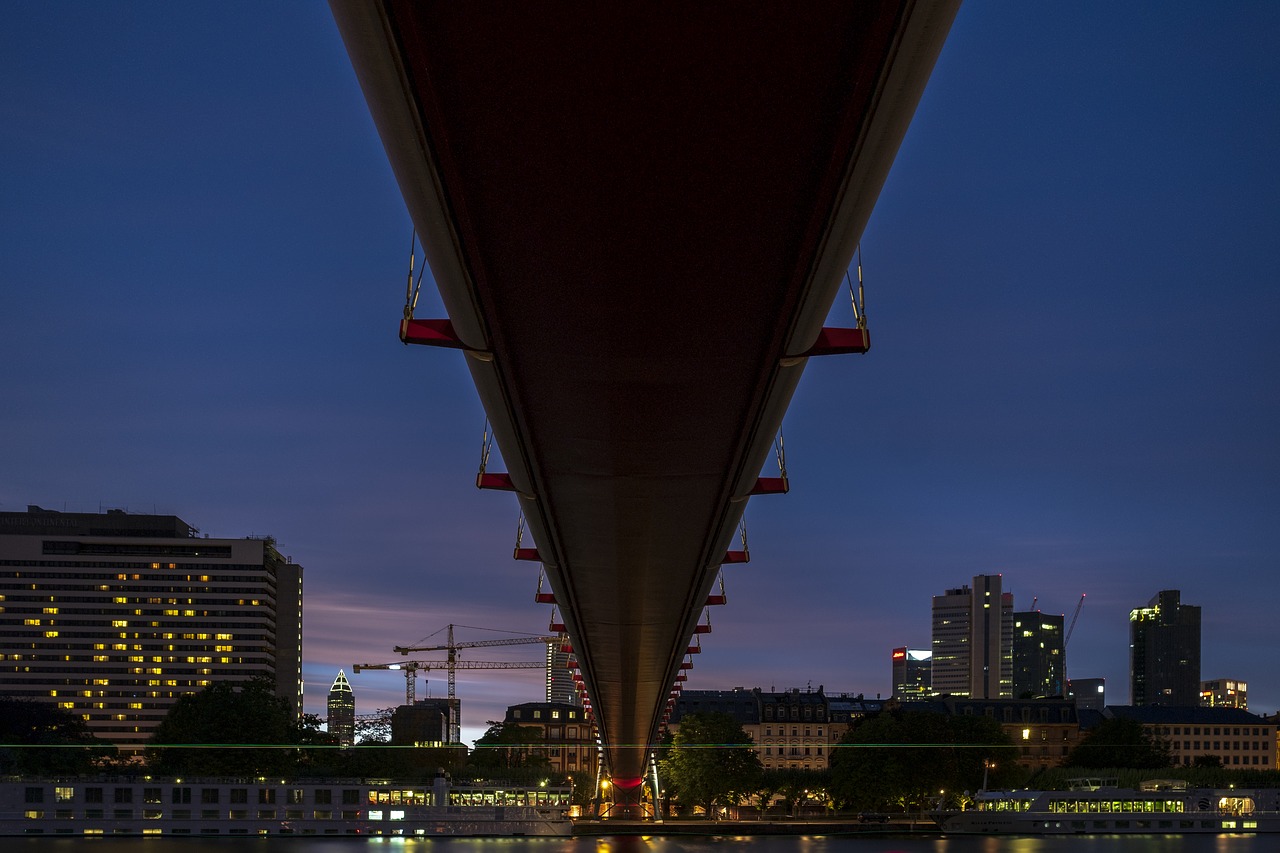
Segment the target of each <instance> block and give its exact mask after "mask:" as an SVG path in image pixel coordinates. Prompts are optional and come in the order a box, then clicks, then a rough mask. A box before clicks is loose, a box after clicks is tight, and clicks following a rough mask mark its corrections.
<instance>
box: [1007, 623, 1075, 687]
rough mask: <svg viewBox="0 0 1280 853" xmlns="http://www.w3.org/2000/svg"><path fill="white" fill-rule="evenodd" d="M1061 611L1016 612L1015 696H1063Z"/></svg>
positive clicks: (1014, 625)
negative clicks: (1059, 612) (1055, 613)
mask: <svg viewBox="0 0 1280 853" xmlns="http://www.w3.org/2000/svg"><path fill="white" fill-rule="evenodd" d="M1064 662H1065V656H1064V655H1063V651H1062V614H1057V615H1053V614H1050V613H1041V612H1040V611H1039V610H1031V611H1026V612H1022V613H1014V614H1013V698H1015V699H1049V698H1054V697H1060V696H1063V695H1064V694H1063V686H1064V685H1063V680H1062V679H1063V671H1064V669H1065V663H1064Z"/></svg>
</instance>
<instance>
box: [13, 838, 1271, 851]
mask: <svg viewBox="0 0 1280 853" xmlns="http://www.w3.org/2000/svg"><path fill="white" fill-rule="evenodd" d="M0 846H2V847H3V850H4V851H5V853H230V851H233V850H234V851H240V850H243V849H246V848H247V849H250V850H252V851H253V853H1129V851H1140V853H1148V851H1150V853H1274V851H1277V850H1280V835H1257V836H1254V835H1185V836H1182V835H1160V836H1157V835H1123V836H1121V835H1096V836H1067V837H1057V838H1038V837H1000V838H985V837H984V838H977V837H959V836H952V837H949V838H929V837H921V836H901V837H892V836H884V837H874V838H866V837H859V838H851V837H847V836H771V837H754V838H753V837H747V836H718V837H710V838H701V837H699V838H688V837H681V838H673V837H667V838H664V837H662V836H652V837H645V836H603V837H598V838H572V839H569V838H503V839H492V838H487V839H478V838H445V839H439V838H432V839H417V838H409V839H405V838H310V837H307V838H261V839H259V838H221V839H218V838H4V839H0Z"/></svg>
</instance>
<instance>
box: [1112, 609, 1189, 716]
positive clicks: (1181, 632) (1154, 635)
mask: <svg viewBox="0 0 1280 853" xmlns="http://www.w3.org/2000/svg"><path fill="white" fill-rule="evenodd" d="M1181 597H1182V596H1181V593H1180V592H1179V591H1178V590H1176V589H1166V590H1162V591H1161V592H1159V593H1157V594H1156V595H1155V597H1153V598H1152V599H1151V601H1150V602H1148V604H1147V606H1146V607H1142V608H1138V609H1136V610H1132V611H1130V612H1129V697H1130V701H1131V702H1132V703H1133V704H1134V705H1178V706H1188V707H1192V706H1196V705H1199V704H1200V608H1199V607H1195V606H1192V605H1189V604H1183V603H1182V601H1181Z"/></svg>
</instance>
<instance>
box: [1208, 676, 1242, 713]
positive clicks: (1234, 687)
mask: <svg viewBox="0 0 1280 853" xmlns="http://www.w3.org/2000/svg"><path fill="white" fill-rule="evenodd" d="M1200 704H1201V706H1203V707H1205V708H1242V709H1246V710H1247V709H1248V707H1249V685H1248V684H1247V683H1245V682H1243V681H1240V680H1238V679H1235V678H1215V679H1213V680H1212V681H1202V682H1200Z"/></svg>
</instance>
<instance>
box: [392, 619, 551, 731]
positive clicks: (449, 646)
mask: <svg viewBox="0 0 1280 853" xmlns="http://www.w3.org/2000/svg"><path fill="white" fill-rule="evenodd" d="M455 627H457V626H455V625H454V624H452V623H450V624H449V625H448V626H447V628H448V632H449V633H448V640H447V641H446V642H445V644H444V645H437V646H396V647H395V650H396V651H397V652H398V653H400V654H402V655H408V654H409V653H410V652H445V653H446V654H447V655H448V660H446V661H445V662H444V663H445V669H446V670H447V671H448V673H449V699H450V702H449V731H450V732H451V733H454V734H456V736H455V742H456V739H457V736H460V733H458V732H457V729H458V721H457V720H456V719H454V718H453V715H454V703H453V701H452V700H453V697H454V682H455V681H456V679H455V677H454V672H455V671H456V670H458V669H484V668H485V667H471V666H467V665H466V662H465V661H460V660H458V650H459V649H479V648H492V647H494V646H525V645H533V644H535V643H537V644H539V645H546V644H547V643H559V642H560V638H559V637H507V638H502V639H494V640H467V641H464V642H461V643H455V642H454V641H453V629H454V628H455ZM462 627H464V628H465V627H466V626H465V625H464V626H462ZM538 666H542V664H538ZM439 668H440V667H439V666H436V669H439ZM489 668H490V669H501V668H502V667H498V666H493V667H489ZM529 668H531V667H511V669H529ZM406 677H409V676H408V675H407V674H406ZM451 736H453V735H451Z"/></svg>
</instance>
